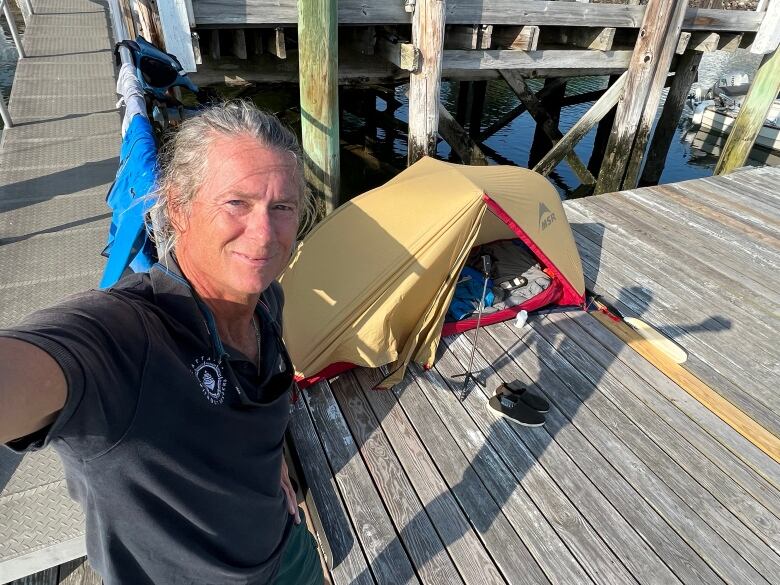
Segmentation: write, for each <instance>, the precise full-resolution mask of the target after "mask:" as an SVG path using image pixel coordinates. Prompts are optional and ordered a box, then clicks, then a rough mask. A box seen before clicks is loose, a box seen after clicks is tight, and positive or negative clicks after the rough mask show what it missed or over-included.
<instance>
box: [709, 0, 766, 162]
mask: <svg viewBox="0 0 780 585" xmlns="http://www.w3.org/2000/svg"><path fill="white" fill-rule="evenodd" d="M778 44H780V0H771V2H770V4H769V6H768V7H767V11H766V14H765V16H764V20H763V22H762V23H761V27H760V28H759V29H758V33H757V34H756V39H755V41H753V46H752V48H751V52H753V53H759V54H761V53H766V55H765V57H764V59H763V61H761V66H760V67H759V68H758V73H756V77H755V79H754V80H753V83H751V84H750V89H749V90H748V94H747V95H746V96H745V101H743V102H742V107H740V109H739V114H737V119H736V120H734V125H733V126H732V127H731V132H730V133H729V137H728V139H727V140H726V144H725V145H724V146H723V152H722V153H721V155H720V158H719V159H718V164H716V165H715V171H714V172H715V174H716V175H725V174H727V173H730V172H731V171H733V170H734V169H738V168H739V167H741V166H744V164H745V161H746V160H747V157H748V154H750V151H751V149H752V148H753V144H754V143H755V142H756V137H758V133H759V132H760V131H761V127H762V126H763V125H764V120H766V115H767V112H768V111H769V108H770V107H771V106H772V102H773V101H774V100H775V98H777V94H778V92H780V47H778Z"/></svg>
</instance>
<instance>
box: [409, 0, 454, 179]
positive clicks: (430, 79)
mask: <svg viewBox="0 0 780 585" xmlns="http://www.w3.org/2000/svg"><path fill="white" fill-rule="evenodd" d="M444 9H445V0H418V1H417V2H416V3H415V5H414V15H413V16H412V43H413V44H414V47H415V49H417V50H418V51H419V53H420V57H421V64H420V68H419V70H418V71H413V72H412V74H411V75H410V77H409V153H408V158H407V161H408V163H409V164H410V165H411V164H412V163H414V162H415V161H417V160H418V159H420V158H422V157H423V156H426V155H429V156H431V155H433V154H435V153H436V134H437V130H438V126H439V90H440V88H441V61H442V55H443V49H444Z"/></svg>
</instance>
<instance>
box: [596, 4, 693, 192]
mask: <svg viewBox="0 0 780 585" xmlns="http://www.w3.org/2000/svg"><path fill="white" fill-rule="evenodd" d="M686 5H687V2H686V1H685V0H673V1H670V0H649V2H648V3H647V7H646V8H645V14H644V18H643V19H642V26H641V28H640V29H639V37H638V39H637V42H636V46H635V47H634V53H633V55H632V57H631V62H630V64H629V68H628V78H627V79H626V88H625V92H624V96H626V97H625V99H622V100H621V101H620V102H619V103H618V108H617V113H616V114H615V124H614V126H613V127H612V132H611V133H610V137H609V143H608V144H607V149H606V153H605V156H604V163H603V164H602V166H601V171H600V172H599V176H598V181H597V182H596V190H595V192H596V193H597V194H598V193H607V192H610V191H617V190H619V189H620V187H621V185H623V182H624V178H627V177H626V174H627V171H628V170H629V166H632V173H633V175H635V177H636V178H633V180H634V181H636V180H637V179H638V171H639V169H638V168H637V167H638V165H637V161H638V163H639V164H641V159H642V154H643V153H644V145H645V144H646V140H647V135H648V134H649V131H650V128H649V125H650V124H652V120H653V117H654V116H655V108H657V107H658V101H659V99H660V93H661V91H662V89H663V87H664V85H665V83H666V75H667V73H668V71H669V64H670V63H671V60H672V56H673V55H674V51H675V49H676V48H677V42H678V37H679V35H680V28H681V26H682V21H683V18H684V16H685V8H686ZM650 106H652V107H650ZM651 109H652V110H653V111H652V113H650V110H651ZM645 126H647V128H646V129H645ZM637 138H639V141H637V140H636V139H637ZM635 147H636V152H637V154H636V155H634V154H632V153H633V152H634V149H635ZM628 179H629V182H631V180H632V177H628Z"/></svg>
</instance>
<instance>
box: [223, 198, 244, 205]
mask: <svg viewBox="0 0 780 585" xmlns="http://www.w3.org/2000/svg"><path fill="white" fill-rule="evenodd" d="M225 204H226V205H228V206H230V207H241V206H242V205H244V201H242V200H241V199H230V200H229V201H226V202H225Z"/></svg>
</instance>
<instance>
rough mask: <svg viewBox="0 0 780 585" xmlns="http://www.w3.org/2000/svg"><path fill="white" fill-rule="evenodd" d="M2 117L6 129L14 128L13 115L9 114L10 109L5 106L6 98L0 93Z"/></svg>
mask: <svg viewBox="0 0 780 585" xmlns="http://www.w3.org/2000/svg"><path fill="white" fill-rule="evenodd" d="M0 117H2V119H3V124H4V125H5V127H6V128H13V127H14V125H13V122H11V114H9V113H8V108H7V107H6V105H5V97H3V93H2V92H0Z"/></svg>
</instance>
